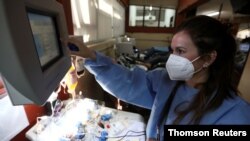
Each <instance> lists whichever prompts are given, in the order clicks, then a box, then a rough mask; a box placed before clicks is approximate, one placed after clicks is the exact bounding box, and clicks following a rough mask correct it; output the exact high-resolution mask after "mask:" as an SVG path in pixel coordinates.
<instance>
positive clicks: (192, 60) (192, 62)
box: [191, 56, 201, 63]
mask: <svg viewBox="0 0 250 141" xmlns="http://www.w3.org/2000/svg"><path fill="white" fill-rule="evenodd" d="M200 58H201V56H198V57H196V58H195V59H194V60H192V61H191V62H192V63H193V62H194V61H196V60H198V59H200Z"/></svg>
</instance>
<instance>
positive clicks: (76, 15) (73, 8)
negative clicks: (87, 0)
mask: <svg viewBox="0 0 250 141" xmlns="http://www.w3.org/2000/svg"><path fill="white" fill-rule="evenodd" d="M71 6H72V15H73V19H74V21H75V24H76V27H77V28H81V24H80V20H79V16H78V12H77V6H76V0H71Z"/></svg>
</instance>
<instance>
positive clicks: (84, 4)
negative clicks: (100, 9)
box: [79, 0, 90, 24]
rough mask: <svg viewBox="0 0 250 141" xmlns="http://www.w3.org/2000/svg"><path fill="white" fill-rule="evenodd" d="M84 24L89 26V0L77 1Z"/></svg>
mask: <svg viewBox="0 0 250 141" xmlns="http://www.w3.org/2000/svg"><path fill="white" fill-rule="evenodd" d="M79 2H80V9H81V11H82V14H81V15H82V19H83V22H84V24H90V15H89V14H90V13H89V0H79Z"/></svg>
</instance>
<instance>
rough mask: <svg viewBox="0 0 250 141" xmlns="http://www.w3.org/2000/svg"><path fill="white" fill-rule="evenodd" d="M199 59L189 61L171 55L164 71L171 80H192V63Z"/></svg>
mask: <svg viewBox="0 0 250 141" xmlns="http://www.w3.org/2000/svg"><path fill="white" fill-rule="evenodd" d="M199 58H200V57H197V58H195V59H194V60H193V61H189V60H188V59H187V58H184V57H181V56H178V55H174V54H171V55H170V56H169V58H168V61H167V62H166V69H167V71H168V74H169V77H170V79H171V80H188V79H190V78H192V76H193V74H194V73H195V71H194V66H193V64H192V62H194V61H196V60H197V59H199Z"/></svg>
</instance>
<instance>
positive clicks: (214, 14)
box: [206, 12, 219, 17]
mask: <svg viewBox="0 0 250 141" xmlns="http://www.w3.org/2000/svg"><path fill="white" fill-rule="evenodd" d="M206 15H207V16H210V17H212V16H216V15H219V12H212V13H208V14H206Z"/></svg>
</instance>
